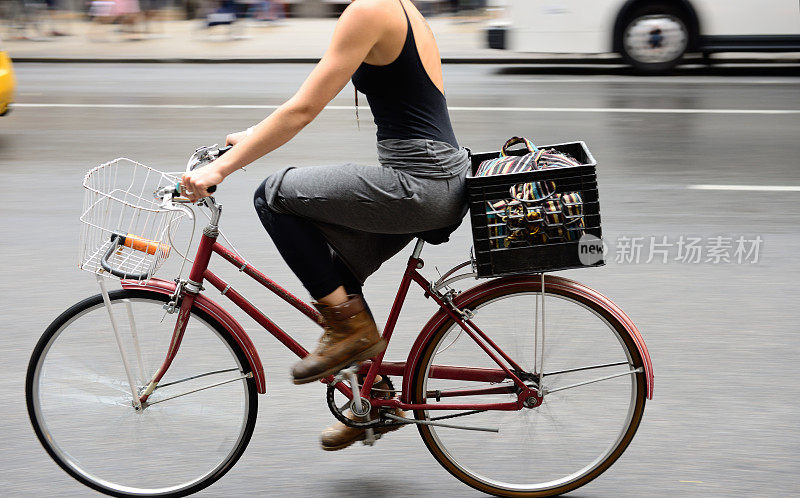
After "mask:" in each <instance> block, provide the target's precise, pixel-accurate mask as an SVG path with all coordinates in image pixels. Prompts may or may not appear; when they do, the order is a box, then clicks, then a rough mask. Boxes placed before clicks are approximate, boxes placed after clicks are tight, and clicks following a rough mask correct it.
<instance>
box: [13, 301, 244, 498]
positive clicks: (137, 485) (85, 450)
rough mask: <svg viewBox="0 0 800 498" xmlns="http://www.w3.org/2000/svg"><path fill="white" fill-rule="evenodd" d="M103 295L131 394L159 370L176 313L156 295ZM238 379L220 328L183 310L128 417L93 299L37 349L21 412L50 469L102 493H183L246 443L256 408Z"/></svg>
mask: <svg viewBox="0 0 800 498" xmlns="http://www.w3.org/2000/svg"><path fill="white" fill-rule="evenodd" d="M109 297H110V299H111V307H112V311H113V313H114V315H115V317H116V320H117V322H118V324H119V326H120V334H121V336H122V338H123V345H124V348H125V351H126V356H127V357H128V363H129V365H130V367H131V369H132V371H133V372H132V373H133V377H134V379H135V383H136V387H137V388H138V389H139V391H141V390H142V389H143V388H144V387H145V385H146V383H147V382H148V381H149V380H150V378H151V377H152V375H153V374H154V372H155V371H156V370H157V369H158V368H159V367H160V366H161V364H162V362H163V361H164V358H165V356H166V353H167V350H168V348H169V347H170V339H171V337H172V330H173V327H174V324H175V319H176V317H177V316H178V315H177V313H176V314H167V312H166V311H165V310H164V309H163V305H164V303H165V302H166V301H167V300H168V297H167V296H164V295H161V294H157V293H153V292H148V291H142V290H116V291H112V292H110V293H109ZM249 374H250V366H249V363H248V362H247V359H246V356H245V354H244V352H243V351H242V350H241V349H240V348H239V346H238V345H237V343H236V342H235V340H234V339H233V338H232V337H231V336H230V334H229V333H228V332H227V331H226V329H225V328H223V327H222V326H221V325H220V324H219V323H218V322H217V321H216V320H215V319H214V318H213V317H211V316H209V315H208V314H206V313H205V312H203V311H202V310H199V309H197V308H194V309H193V310H192V314H191V316H190V318H189V320H188V323H187V328H186V333H185V334H184V337H183V341H182V342H181V344H180V350H179V352H178V355H177V356H176V358H175V360H174V361H173V363H172V365H171V366H170V368H169V370H168V371H167V373H166V375H165V376H164V377H163V379H162V381H161V382H160V384H159V387H158V388H156V390H155V391H154V392H153V394H152V395H151V396H150V398H149V399H148V405H147V406H146V407H145V408H144V409H143V410H138V411H137V410H135V409H134V407H133V395H132V393H131V390H130V385H129V383H128V380H127V376H126V373H125V369H124V367H123V363H122V360H121V357H120V352H119V349H118V346H117V342H116V340H115V338H114V332H113V329H112V327H111V324H110V320H109V317H108V312H107V310H106V307H105V306H104V304H103V300H102V297H101V295H99V294H98V295H96V296H92V297H90V298H88V299H85V300H83V301H81V302H80V303H78V304H76V305H74V306H73V307H71V308H70V309H68V310H67V311H65V312H64V313H62V314H61V316H59V317H58V318H57V319H56V320H55V321H54V322H53V323H52V324H51V325H50V326H49V327H48V328H47V330H46V331H45V333H44V335H43V336H42V338H41V339H40V340H39V343H38V344H37V346H36V348H35V350H34V352H33V355H32V357H31V360H30V363H29V366H28V374H27V379H26V391H25V392H26V398H27V406H28V415H29V416H30V419H31V423H32V424H33V428H34V430H35V432H36V435H37V437H38V438H39V441H40V442H41V443H42V445H43V446H44V448H45V450H47V452H48V453H49V455H50V456H51V457H52V458H53V460H55V461H56V463H58V465H60V466H61V467H62V468H63V469H64V470H65V471H66V472H67V473H69V474H70V475H71V476H72V477H74V478H75V479H77V480H79V481H80V482H82V483H84V484H86V485H87V486H90V487H92V488H94V489H96V490H98V491H101V492H103V493H106V494H110V495H113V496H143V495H144V496H184V495H187V494H190V493H194V492H196V491H198V490H200V489H203V488H204V487H206V486H208V485H210V484H211V483H213V482H214V481H216V480H217V479H219V478H220V477H222V475H223V474H225V473H226V472H227V471H228V470H229V469H230V468H231V467H232V466H233V464H234V463H235V462H236V461H237V460H238V458H239V457H240V456H241V454H242V453H243V452H244V449H245V447H246V446H247V443H248V442H249V441H250V436H251V435H252V433H253V428H254V426H255V422H256V415H257V412H258V404H257V403H258V401H257V393H256V387H255V382H254V380H253V378H252V375H249ZM212 385H216V386H215V387H209V386H212ZM175 396H177V397H175Z"/></svg>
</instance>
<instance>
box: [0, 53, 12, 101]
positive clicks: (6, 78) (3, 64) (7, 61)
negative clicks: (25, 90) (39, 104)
mask: <svg viewBox="0 0 800 498" xmlns="http://www.w3.org/2000/svg"><path fill="white" fill-rule="evenodd" d="M15 85H16V81H15V80H14V69H13V68H12V67H11V58H10V57H9V56H8V54H7V53H5V52H3V51H0V116H5V115H6V114H8V111H10V110H11V102H12V101H13V100H14V86H15Z"/></svg>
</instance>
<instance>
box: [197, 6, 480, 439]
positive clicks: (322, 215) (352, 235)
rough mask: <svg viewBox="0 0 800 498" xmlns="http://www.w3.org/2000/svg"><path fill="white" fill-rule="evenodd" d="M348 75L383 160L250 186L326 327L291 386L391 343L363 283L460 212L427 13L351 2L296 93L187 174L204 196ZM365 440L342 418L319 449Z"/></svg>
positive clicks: (465, 164)
mask: <svg viewBox="0 0 800 498" xmlns="http://www.w3.org/2000/svg"><path fill="white" fill-rule="evenodd" d="M351 79H352V81H353V84H354V85H355V87H356V89H357V90H358V91H361V92H362V93H364V94H366V96H367V99H368V101H369V104H370V108H371V111H372V114H373V116H374V120H375V124H376V126H377V139H378V142H377V147H378V161H379V163H380V165H381V167H374V166H359V165H354V164H344V165H339V166H323V167H311V168H301V169H298V168H291V167H290V168H285V169H283V170H281V171H279V172H277V173H275V174H273V175H270V176H269V177H267V179H266V180H265V181H264V182H263V183H262V184H261V186H259V188H258V189H257V191H256V193H255V201H254V202H255V207H256V211H257V212H258V215H259V218H260V219H261V222H262V224H263V225H264V227H265V228H266V229H267V232H269V234H270V236H271V237H272V239H273V240H274V242H275V245H276V246H277V248H278V251H279V252H280V253H281V255H282V256H283V258H284V259H285V260H286V262H287V263H288V265H289V267H290V268H291V270H292V271H293V272H294V273H295V274H296V275H297V276H298V278H299V279H300V281H301V282H302V283H303V286H304V287H305V288H306V289H307V290H308V292H309V293H310V294H311V297H312V298H313V299H314V300H315V301H316V302H315V303H314V305H315V306H316V307H317V309H318V310H319V311H320V313H321V314H322V316H323V317H324V319H325V323H326V328H325V332H324V333H323V335H322V337H321V338H320V340H319V344H318V345H317V348H316V350H315V351H314V352H313V353H311V354H309V355H308V356H306V357H305V358H303V359H302V360H301V361H300V362H298V363H297V364H296V365H295V366H294V368H293V369H292V375H293V377H294V382H295V383H296V384H302V383H307V382H312V381H315V380H319V379H321V378H323V377H326V376H328V375H331V374H334V373H336V372H338V371H339V370H341V369H343V368H345V367H347V366H348V365H350V364H351V363H353V362H358V361H363V360H366V359H369V358H372V357H374V356H376V355H378V354H380V353H382V352H383V351H384V350H385V349H386V343H385V341H384V340H383V339H382V338H381V336H380V334H379V332H378V329H377V326H376V324H375V321H374V319H373V317H372V314H371V313H370V311H369V308H368V307H367V305H366V303H365V302H364V299H363V297H362V285H363V283H364V281H365V279H366V278H367V277H368V276H369V275H371V274H372V273H374V272H375V270H377V269H378V267H379V266H380V265H381V264H382V263H383V262H384V261H386V260H388V259H389V258H391V257H392V256H393V255H394V254H396V253H397V252H398V251H400V250H401V249H402V248H403V247H404V246H406V245H407V244H408V242H410V241H411V240H412V239H413V238H414V237H417V236H420V237H422V238H424V239H426V240H429V241H432V242H437V241H443V240H446V238H447V236H448V235H449V234H450V233H451V232H452V231H453V230H455V228H456V227H457V226H458V225H459V224H460V223H461V220H462V218H463V217H464V214H465V213H466V203H465V200H464V178H465V176H466V174H467V171H468V169H469V164H470V163H469V158H468V154H467V151H466V149H464V148H461V147H459V145H458V142H457V140H456V138H455V135H454V133H453V129H452V126H451V123H450V117H449V115H448V111H447V103H446V100H445V96H444V88H443V79H442V68H441V60H440V58H439V50H438V48H437V46H436V41H435V39H434V37H433V33H432V32H431V30H430V28H429V27H428V25H427V23H426V22H425V19H424V17H423V16H422V15H421V14H420V13H419V11H418V10H417V9H416V8H415V7H414V5H413V4H412V3H411V1H410V0H358V1H354V2H353V3H351V5H350V6H348V8H347V9H345V11H344V13H343V14H342V15H341V17H340V18H339V20H338V22H337V24H336V29H335V31H334V34H333V39H332V40H331V44H330V46H329V47H328V50H327V52H326V53H325V55H324V56H323V58H322V59H321V60H320V62H319V64H317V66H316V67H315V68H314V70H313V71H312V73H311V74H310V75H309V77H308V78H307V79H306V81H305V82H304V83H303V85H302V86H301V87H300V89H299V90H298V91H297V93H296V94H295V95H294V96H293V97H292V98H291V99H289V100H288V101H287V102H286V103H284V104H283V105H282V106H280V107H279V108H278V109H277V110H276V111H275V112H273V113H272V114H271V115H270V116H268V117H267V118H266V119H264V120H263V121H261V122H260V123H258V124H257V125H255V126H253V127H251V128H249V129H248V130H247V131H243V132H238V133H234V134H231V135H228V137H227V140H226V142H227V143H228V144H232V145H235V147H233V149H231V150H230V151H229V152H228V153H226V154H225V155H223V156H221V157H220V158H219V159H217V160H216V161H214V162H213V163H211V164H210V165H208V166H207V167H205V168H201V169H198V170H195V171H193V172H191V173H187V174H186V175H184V176H183V179H182V185H183V189H184V191H185V192H186V195H187V196H188V197H189V198H190V199H191V200H197V199H200V198H202V197H204V196H206V195H208V192H207V189H208V188H210V187H211V186H212V185H217V184H219V183H221V182H222V181H223V180H224V179H225V177H226V176H228V175H229V174H231V173H233V172H234V171H236V170H238V169H240V168H243V167H244V166H247V165H248V164H250V163H251V162H253V161H255V160H256V159H258V158H260V157H262V156H264V155H265V154H268V153H270V152H272V151H273V150H275V149H277V148H278V147H280V146H282V145H283V144H285V143H286V142H288V141H289V140H291V139H292V138H293V137H294V136H295V135H297V133H299V132H300V130H302V129H303V128H304V127H305V126H306V125H308V124H309V123H310V122H311V121H312V120H313V119H314V118H315V117H316V116H317V114H319V113H320V112H321V111H322V109H324V108H325V106H326V105H327V104H328V102H330V101H331V100H332V99H333V98H334V97H335V96H336V95H337V94H338V93H339V92H340V91H341V90H342V89H343V88H344V87H345V85H346V84H347V82H348V81H350V80H351ZM376 386H377V387H378V388H380V387H381V385H380V383H377V382H376ZM384 431H385V429H384ZM363 438H364V431H363V430H360V429H356V428H351V427H347V426H345V425H344V424H337V425H336V426H334V427H331V428H329V429H328V430H326V431H325V432H324V433H323V438H322V445H323V448H324V449H327V450H335V449H341V448H344V447H346V446H349V445H350V444H351V443H352V442H354V441H356V440H359V439H363Z"/></svg>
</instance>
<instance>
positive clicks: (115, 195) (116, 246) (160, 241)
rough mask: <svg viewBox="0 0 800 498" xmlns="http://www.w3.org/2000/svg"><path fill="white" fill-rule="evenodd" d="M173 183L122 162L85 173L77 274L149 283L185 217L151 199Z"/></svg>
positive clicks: (166, 177)
mask: <svg viewBox="0 0 800 498" xmlns="http://www.w3.org/2000/svg"><path fill="white" fill-rule="evenodd" d="M177 183H178V177H177V176H175V175H171V174H168V173H162V172H161V171H157V170H155V169H153V168H150V167H149V166H145V165H144V164H140V163H137V162H136V161H131V160H130V159H124V158H120V159H115V160H113V161H110V162H107V163H105V164H101V165H100V166H97V167H96V168H93V169H91V170H90V171H89V172H88V173H86V176H85V177H84V179H83V186H84V187H85V188H86V193H85V197H84V204H83V214H82V215H81V221H82V222H83V223H84V225H83V230H82V232H81V262H80V268H81V269H82V270H86V271H89V272H92V273H97V274H101V275H104V276H114V277H117V278H123V279H134V280H146V279H149V278H150V277H152V276H153V275H154V274H155V272H156V271H157V270H158V269H159V268H160V267H161V265H162V264H163V263H164V260H166V259H167V258H168V257H169V255H170V253H173V252H175V251H173V247H172V240H174V236H173V234H175V233H177V228H178V226H179V224H180V223H181V221H182V220H183V219H184V218H186V217H187V213H186V212H185V211H183V210H175V208H174V207H170V208H167V207H163V206H162V205H161V199H157V198H156V197H155V196H154V195H153V194H154V193H155V192H156V191H157V190H159V189H161V188H162V187H169V186H175V185H176V184H177Z"/></svg>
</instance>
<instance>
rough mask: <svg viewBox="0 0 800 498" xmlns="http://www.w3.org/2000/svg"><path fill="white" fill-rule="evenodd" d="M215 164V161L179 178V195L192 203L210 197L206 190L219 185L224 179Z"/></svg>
mask: <svg viewBox="0 0 800 498" xmlns="http://www.w3.org/2000/svg"><path fill="white" fill-rule="evenodd" d="M215 163H216V161H215V162H212V163H211V164H209V165H207V166H205V167H203V168H199V169H196V170H194V171H191V172H189V173H185V174H184V175H183V177H182V178H181V195H182V196H184V197H186V198H187V199H189V200H190V201H192V202H197V201H199V200H200V199H202V198H203V197H208V196H209V195H211V194H210V193H209V192H208V189H209V188H211V187H212V186H214V185H219V184H220V183H222V180H224V179H225V176H224V175H222V174H221V173H220V172H219V171H218V168H216V167H215Z"/></svg>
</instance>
